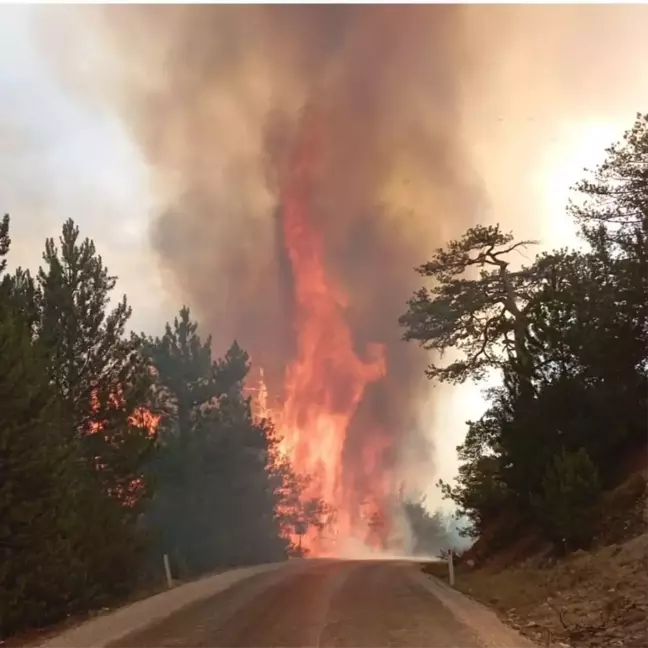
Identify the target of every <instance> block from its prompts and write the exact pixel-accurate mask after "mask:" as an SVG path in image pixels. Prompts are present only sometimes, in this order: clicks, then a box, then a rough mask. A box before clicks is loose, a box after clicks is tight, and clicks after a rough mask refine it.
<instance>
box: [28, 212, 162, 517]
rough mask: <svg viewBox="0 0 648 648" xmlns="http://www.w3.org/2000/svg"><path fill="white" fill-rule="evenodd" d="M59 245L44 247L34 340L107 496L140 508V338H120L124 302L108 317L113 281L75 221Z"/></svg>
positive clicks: (144, 433) (144, 440)
mask: <svg viewBox="0 0 648 648" xmlns="http://www.w3.org/2000/svg"><path fill="white" fill-rule="evenodd" d="M59 244H60V249H59V248H57V246H56V245H55V243H54V240H53V239H48V240H47V241H46V243H45V253H44V255H43V260H44V262H45V265H44V267H42V268H41V269H40V270H39V273H38V283H39V290H40V295H39V297H40V301H41V304H40V310H41V321H40V325H39V337H40V340H41V342H42V343H43V344H44V345H45V347H46V348H47V350H48V354H49V358H50V364H49V369H50V377H51V380H52V382H53V384H54V385H55V387H56V390H57V393H58V396H59V398H60V401H61V404H62V408H63V414H64V415H65V416H66V418H67V420H68V421H69V424H70V430H71V431H72V432H73V435H74V436H75V438H78V439H81V440H82V443H83V447H84V451H85V453H86V456H87V457H88V461H89V462H90V463H91V464H92V465H93V466H94V467H95V468H97V469H98V470H99V475H100V476H101V479H102V482H103V488H104V490H105V492H106V493H110V494H111V495H112V496H114V497H118V498H122V500H124V502H129V503H132V502H133V501H134V500H137V501H143V497H144V495H145V491H146V489H145V486H146V484H145V481H144V475H143V472H142V466H143V464H144V462H145V460H146V459H147V457H148V455H149V454H150V452H151V450H152V447H153V440H152V438H151V434H150V429H149V428H148V427H147V426H146V425H143V424H141V423H139V422H138V421H136V420H134V419H133V417H132V415H133V413H134V412H135V410H136V409H137V408H138V407H139V406H141V405H142V404H144V403H146V401H147V398H148V391H149V388H150V383H151V376H150V371H149V367H148V364H147V363H146V362H145V361H144V358H143V356H142V354H141V353H139V349H138V343H139V340H138V338H136V337H131V338H130V339H127V338H126V337H125V327H126V323H127V321H128V319H129V318H130V315H131V308H130V306H129V305H128V303H127V301H126V297H125V296H124V297H123V298H122V299H121V300H120V301H119V302H118V303H117V305H116V306H115V308H114V309H112V310H109V302H110V298H111V293H112V291H113V289H114V287H115V283H116V278H115V277H113V276H111V275H110V274H109V272H108V269H107V268H106V267H105V266H104V264H103V261H102V258H101V256H99V255H98V254H97V251H96V249H95V245H94V243H93V242H92V241H91V240H89V239H85V240H83V241H80V240H79V229H78V227H76V226H75V224H74V223H73V221H71V220H68V221H67V222H66V223H65V224H64V225H63V230H62V234H61V237H60V239H59ZM135 491H136V492H135ZM129 508H130V509H131V510H132V512H133V513H136V509H135V508H133V507H132V506H130V507H129Z"/></svg>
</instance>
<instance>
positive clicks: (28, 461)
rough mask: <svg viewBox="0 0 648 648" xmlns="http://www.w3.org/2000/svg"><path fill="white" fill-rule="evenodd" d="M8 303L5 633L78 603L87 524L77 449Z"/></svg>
mask: <svg viewBox="0 0 648 648" xmlns="http://www.w3.org/2000/svg"><path fill="white" fill-rule="evenodd" d="M5 285H6V284H5ZM10 305H11V304H10V302H7V300H6V299H2V300H1V301H0V475H1V476H2V477H1V479H0V637H3V636H8V635H9V634H11V633H12V632H15V631H17V630H20V629H22V628H24V627H27V626H39V625H43V624H45V623H47V622H50V621H54V620H57V619H58V618H60V617H62V616H64V615H65V613H66V612H68V611H69V610H71V609H72V607H73V605H74V603H75V597H77V596H78V595H79V593H80V592H79V586H80V574H81V572H82V571H83V567H82V565H81V564H80V557H79V555H78V554H77V551H76V546H77V543H78V541H79V538H80V537H81V536H82V535H83V533H84V526H85V521H84V520H82V519H81V518H80V517H79V513H78V510H77V508H76V505H75V493H76V492H77V491H78V489H79V483H78V480H77V479H76V468H77V464H78V461H77V458H78V455H77V453H76V452H75V448H74V446H69V445H67V444H65V443H64V442H63V441H62V440H63V436H62V435H61V430H60V426H61V420H60V416H59V412H58V408H57V406H56V401H55V398H54V394H53V393H52V391H51V389H50V387H49V384H48V375H47V372H46V365H45V362H44V358H43V357H42V355H41V354H40V353H39V352H38V349H37V347H36V346H35V345H34V343H33V341H32V339H31V335H30V333H29V329H28V327H27V326H26V325H25V324H24V322H23V321H22V320H21V317H20V316H19V314H17V313H16V312H14V311H12V310H11V308H10Z"/></svg>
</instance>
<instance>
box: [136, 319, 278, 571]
mask: <svg viewBox="0 0 648 648" xmlns="http://www.w3.org/2000/svg"><path fill="white" fill-rule="evenodd" d="M197 328H198V327H197V324H196V323H195V322H193V321H192V320H191V316H190V312H189V310H188V309H187V308H183V309H182V310H181V311H180V314H179V317H177V318H176V319H175V320H174V322H173V325H172V326H171V325H167V327H166V331H165V334H164V335H163V336H162V337H161V338H157V339H150V338H149V339H148V340H147V342H146V348H147V351H148V353H149V354H150V357H151V359H152V361H153V364H154V366H155V368H156V371H157V375H158V383H159V384H158V393H159V397H160V400H161V403H160V407H161V408H162V409H164V411H165V413H166V415H165V417H164V421H163V423H162V425H161V427H160V441H161V444H162V447H161V448H160V452H159V453H158V455H157V456H156V458H155V461H154V462H153V464H152V466H151V468H152V471H153V475H154V479H155V482H156V496H155V499H154V501H153V506H152V509H151V511H150V515H149V521H150V525H151V526H152V527H153V529H156V530H157V531H158V532H159V533H160V535H161V539H162V543H163V547H164V551H166V552H167V553H169V554H170V555H172V556H176V557H177V558H178V559H179V561H180V562H181V563H182V564H183V565H184V566H185V568H186V569H187V570H188V571H189V572H190V573H200V572H204V571H207V570H211V569H214V568H217V567H220V566H225V565H235V564H243V563H251V562H258V561H261V560H270V559H273V558H274V559H279V558H281V557H282V556H283V555H284V552H285V548H286V547H285V542H284V541H283V540H282V539H281V538H280V535H279V528H278V524H277V520H276V517H275V503H276V497H275V493H274V484H273V476H272V475H271V474H270V473H269V471H268V459H269V449H270V445H271V440H270V431H269V429H267V428H266V427H265V426H264V425H262V424H257V423H255V422H254V421H253V419H252V415H251V411H250V403H249V402H248V400H247V399H246V398H245V397H244V395H243V381H244V379H245V377H246V375H247V372H248V370H249V359H248V356H247V354H246V353H245V352H244V351H243V350H242V349H241V348H240V347H239V346H238V345H237V344H236V343H234V344H233V345H232V346H231V347H230V349H229V350H228V351H227V353H226V354H225V356H224V357H223V358H221V359H217V360H216V361H213V360H212V353H211V339H210V338H207V339H206V340H205V341H204V342H203V341H202V340H201V338H200V336H199V335H198V332H197Z"/></svg>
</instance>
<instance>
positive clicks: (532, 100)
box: [0, 5, 648, 474]
mask: <svg viewBox="0 0 648 648" xmlns="http://www.w3.org/2000/svg"><path fill="white" fill-rule="evenodd" d="M39 11H40V9H39V8H38V7H35V6H6V5H5V6H2V7H0V212H9V213H10V214H11V216H12V238H13V247H12V252H11V258H10V261H11V263H12V264H13V265H18V264H20V265H26V266H28V267H31V268H35V267H36V266H37V265H38V262H39V256H40V254H41V251H42V249H43V241H44V238H45V237H46V236H50V235H56V234H57V232H58V230H59V228H60V225H61V223H62V221H63V220H64V219H65V218H68V217H72V218H73V219H74V220H75V221H76V222H77V223H78V224H79V226H80V227H81V231H82V234H84V235H87V236H90V237H92V238H93V239H95V241H96V242H97V245H98V247H99V250H100V252H101V253H102V255H103V256H104V259H105V261H106V263H107V265H108V266H109V268H110V270H111V271H112V272H113V273H115V274H117V275H119V277H120V281H119V283H118V289H119V290H121V291H124V292H126V293H127V294H128V296H129V298H130V301H131V303H132V305H133V308H134V319H133V328H135V329H141V328H146V329H149V330H150V331H151V332H154V331H155V330H160V327H161V324H162V323H163V321H164V320H165V319H167V318H168V317H169V316H170V315H171V314H172V313H173V310H174V309H175V308H176V307H178V306H179V305H180V301H179V299H180V297H179V296H177V295H169V294H168V291H167V290H165V286H164V282H163V281H162V279H161V278H160V275H159V272H158V266H157V263H156V260H155V258H154V256H153V254H152V252H151V251H150V247H149V244H148V224H149V222H150V218H151V214H152V212H153V211H155V205H156V202H155V196H153V194H152V192H151V190H150V184H149V182H150V180H149V174H148V171H147V168H146V165H145V163H144V161H143V158H142V156H141V155H140V153H139V151H138V149H137V148H136V146H135V145H134V143H133V142H132V141H131V140H130V139H129V137H128V135H127V133H126V132H125V131H124V129H123V127H122V126H121V124H120V122H119V121H118V120H117V118H116V116H115V113H111V112H110V111H109V110H108V108H107V104H104V105H103V106H104V107H103V108H101V107H100V106H99V105H97V104H93V105H92V106H91V105H89V104H87V103H86V104H84V103H83V102H82V101H81V100H80V99H79V96H81V95H79V94H77V95H75V96H74V97H73V96H72V95H71V94H70V93H69V92H66V91H65V89H64V88H63V86H62V85H61V83H60V82H59V81H57V79H56V78H55V77H54V76H53V74H52V71H51V69H50V68H49V67H48V65H47V62H46V60H45V59H44V52H43V48H42V47H41V48H39V42H38V39H39V35H38V32H37V30H36V26H35V25H36V22H35V20H34V17H35V15H36V14H37V13H38V12H39ZM502 11H504V10H487V9H486V8H482V9H475V11H474V12H471V13H470V15H469V16H468V17H467V20H466V25H467V29H473V30H474V40H475V42H479V43H480V44H481V45H483V48H484V56H483V63H482V65H483V71H484V74H483V75H482V77H481V79H480V80H477V81H471V82H470V83H469V87H467V89H466V99H465V101H466V116H465V123H464V132H465V138H466V141H467V142H469V150H470V152H471V155H472V160H473V164H474V167H475V169H476V171H477V173H478V174H479V175H480V177H481V178H482V180H483V182H484V185H485V187H486V189H487V191H488V195H489V199H490V210H489V211H488V213H487V214H485V218H487V219H490V220H491V221H496V220H499V221H503V222H504V223H505V224H506V226H509V227H514V228H515V229H516V231H517V232H518V233H519V234H520V235H522V236H533V237H536V236H538V237H540V238H541V239H542V242H543V246H544V247H552V246H556V245H562V244H564V243H570V242H572V241H573V228H572V226H571V224H570V223H569V221H568V219H566V217H565V216H564V212H563V209H562V207H563V205H564V203H565V200H566V198H567V195H568V188H569V186H570V185H571V184H572V183H573V182H575V181H576V180H578V179H579V178H580V177H581V175H582V173H581V169H582V167H583V166H586V165H587V166H591V165H592V164H595V163H596V162H597V161H599V160H600V159H601V156H602V149H603V147H604V146H606V145H608V144H609V143H610V142H611V141H612V140H614V139H617V138H618V137H619V136H620V135H621V133H622V131H623V130H624V129H625V128H627V127H628V126H630V124H631V122H632V119H633V117H634V113H636V112H637V111H645V110H647V109H648V75H646V74H645V71H644V70H643V68H640V69H639V71H637V68H636V66H637V65H639V66H643V65H644V62H645V61H646V60H647V57H648V39H646V38H645V34H646V33H648V22H647V21H646V17H647V13H646V11H645V8H643V7H634V8H630V7H618V11H616V8H615V9H613V8H612V7H608V8H607V10H604V9H602V8H601V9H600V10H598V9H597V10H594V9H588V8H587V7H578V8H572V9H569V8H566V7H565V8H564V9H563V11H562V14H561V15H562V17H563V19H561V20H560V21H556V20H555V19H554V17H553V14H552V13H551V10H550V9H546V10H545V9H541V8H536V9H535V10H529V11H527V10H526V9H524V8H522V7H519V8H514V9H511V10H510V11H508V13H507V14H506V17H505V18H504V19H503V18H502V16H500V15H499V14H500V13H501V12H502ZM612 11H615V13H614V14H612V13H611V12H612ZM404 297H405V296H404ZM447 393H448V396H447V398H445V401H444V402H445V404H444V406H443V407H441V408H439V407H436V408H435V410H434V411H433V412H430V419H431V421H432V425H433V426H434V427H435V428H437V429H444V430H445V429H447V430H449V431H450V433H449V434H442V435H438V447H437V450H438V452H439V453H440V456H441V464H442V473H444V474H450V473H452V472H453V471H454V469H455V459H454V446H455V445H456V443H457V442H458V441H459V440H460V439H461V436H462V434H463V432H464V426H463V425H462V423H463V421H465V420H466V419H467V418H469V417H471V416H475V415H476V414H477V413H478V411H479V409H480V408H481V407H482V404H481V401H480V399H479V398H478V389H477V388H474V387H472V386H468V387H465V388H461V389H457V390H453V391H448V392H447Z"/></svg>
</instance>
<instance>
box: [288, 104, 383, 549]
mask: <svg viewBox="0 0 648 648" xmlns="http://www.w3.org/2000/svg"><path fill="white" fill-rule="evenodd" d="M302 126H303V130H302V132H301V133H300V135H301V137H299V139H298V142H297V146H296V148H295V150H294V152H293V153H294V157H293V159H292V161H291V164H290V167H289V169H288V170H287V174H286V177H285V178H284V182H283V186H282V189H281V203H282V212H283V213H282V216H283V235H284V241H285V246H286V249H287V252H288V257H289V260H290V263H291V266H292V274H293V277H294V298H295V316H294V324H295V328H296V330H297V355H296V359H295V360H294V361H293V362H292V364H291V365H290V366H289V367H288V370H287V373H286V379H285V401H284V403H283V408H282V411H281V412H280V414H279V416H277V417H275V423H276V425H277V430H278V432H279V435H280V437H281V450H282V452H283V453H284V454H285V455H287V456H288V457H289V458H290V460H291V462H292V465H293V467H294V469H295V470H296V471H297V472H298V473H301V474H305V475H309V476H310V477H311V478H312V480H311V483H310V485H309V487H308V488H307V490H306V492H305V493H304V496H305V497H307V498H314V497H316V498H320V499H322V500H324V501H325V502H326V503H327V504H329V505H330V506H332V507H333V509H334V511H335V522H334V528H333V529H329V530H328V531H329V533H331V534H332V536H333V537H335V538H337V539H343V538H345V537H349V536H350V535H352V534H353V533H356V534H357V533H358V532H359V531H360V529H362V531H360V532H361V533H363V535H367V533H368V522H367V519H366V516H365V518H364V519H361V516H360V513H359V510H358V502H357V501H356V500H357V494H356V493H355V492H353V491H352V489H351V488H350V487H349V485H348V484H347V483H345V479H344V474H343V452H344V448H345V440H346V437H347V432H348V429H349V425H350V423H351V420H352V417H353V415H354V413H355V412H356V409H357V407H358V404H359V403H360V401H361V399H362V396H363V393H364V390H365V388H366V386H367V385H368V384H369V383H371V382H373V381H376V380H379V379H380V378H381V377H382V376H384V375H385V371H386V367H385V360H384V355H383V348H382V346H381V345H378V344H374V345H370V346H369V347H368V348H367V353H366V355H367V358H366V359H365V360H363V359H361V358H359V357H358V356H357V355H356V353H355V351H354V345H353V340H352V337H351V332H350V329H349V326H348V324H347V322H346V321H345V317H344V311H345V308H346V305H347V297H346V295H345V294H344V292H343V291H342V290H341V289H340V288H339V287H338V286H336V285H334V284H333V282H332V281H331V280H330V278H328V277H327V276H326V271H325V265H324V249H323V241H322V238H321V236H320V235H319V233H318V232H316V231H315V230H314V229H313V227H312V225H311V223H310V220H309V211H310V204H309V203H310V200H309V199H310V192H311V189H312V186H313V184H314V182H315V181H316V175H317V171H318V165H319V164H320V163H321V162H322V159H323V158H322V152H323V151H322V147H321V144H322V140H321V139H320V138H319V137H318V136H319V135H320V133H319V130H318V123H317V121H316V119H315V116H314V114H312V113H311V114H309V115H306V119H305V120H304V123H303V124H302ZM378 450H380V449H379V448H378ZM374 451H375V449H373V450H372V449H367V457H366V458H367V460H368V461H372V460H373V456H372V452H374ZM346 481H348V480H346ZM302 542H303V546H304V547H305V548H307V549H308V550H309V552H310V553H311V554H312V555H322V554H324V553H329V552H333V551H335V540H332V541H331V540H329V542H328V543H327V542H326V540H325V539H324V538H323V537H322V536H321V535H320V534H319V532H318V531H317V530H316V529H314V528H311V529H309V530H308V531H307V534H306V536H305V537H304V538H303V541H302Z"/></svg>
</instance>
